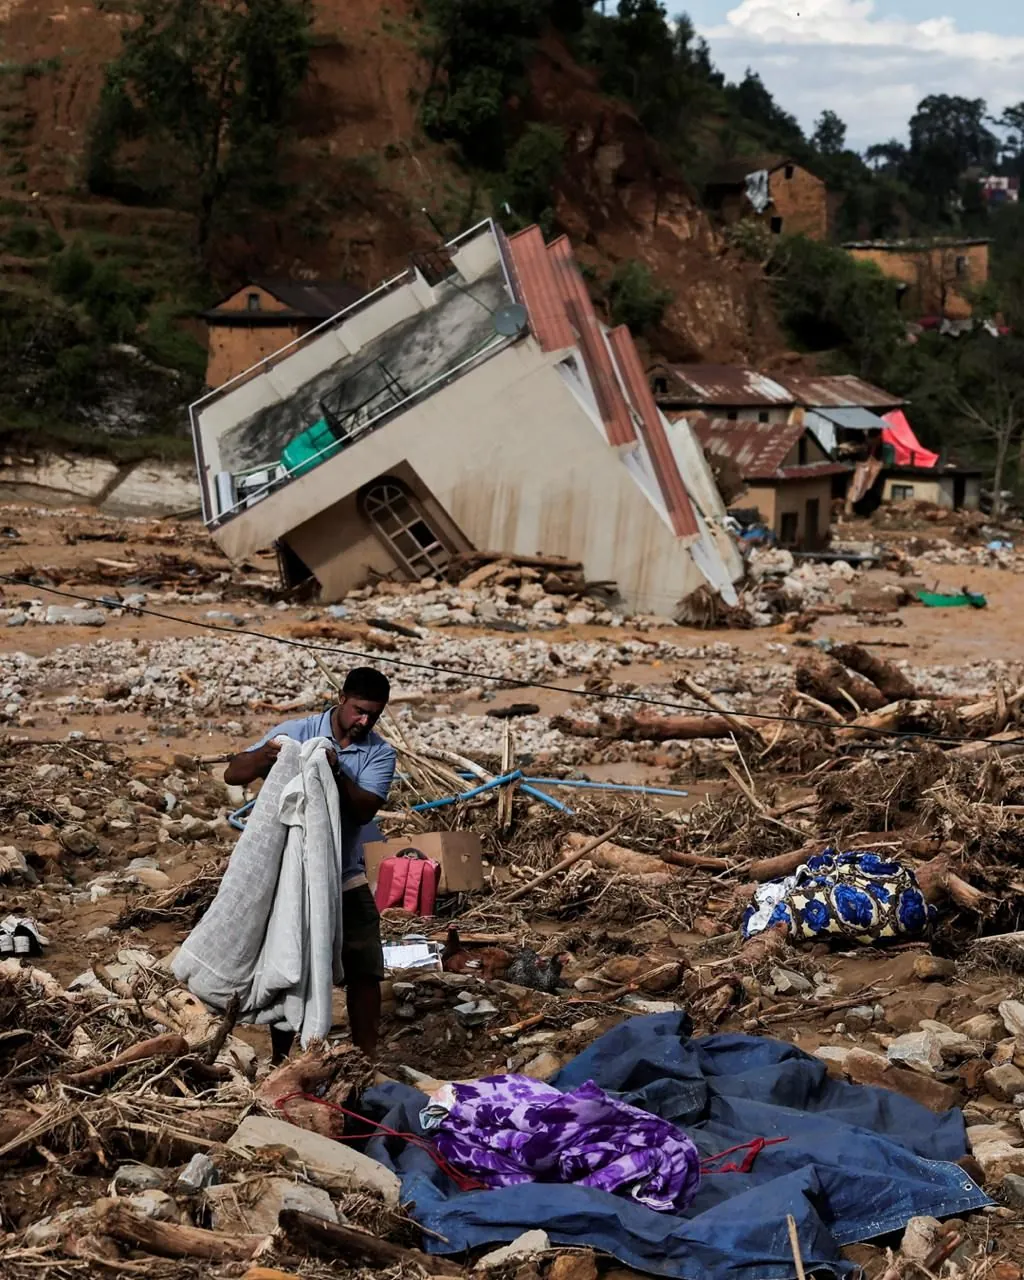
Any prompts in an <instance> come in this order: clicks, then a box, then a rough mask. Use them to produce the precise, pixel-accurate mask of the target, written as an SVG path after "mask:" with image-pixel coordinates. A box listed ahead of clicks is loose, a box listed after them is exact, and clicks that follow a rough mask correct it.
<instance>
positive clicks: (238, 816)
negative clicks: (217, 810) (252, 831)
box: [228, 800, 256, 831]
mask: <svg viewBox="0 0 1024 1280" xmlns="http://www.w3.org/2000/svg"><path fill="white" fill-rule="evenodd" d="M255 803H256V801H255V800H250V801H249V803H248V804H243V805H242V807H241V809H236V810H235V811H234V813H229V814H228V822H230V823H231V825H232V826H233V827H234V828H235V830H236V831H244V830H245V823H244V822H243V821H242V817H243V815H244V814H247V813H248V812H249V810H250V809H251V808H252V807H253V805H254V804H255Z"/></svg>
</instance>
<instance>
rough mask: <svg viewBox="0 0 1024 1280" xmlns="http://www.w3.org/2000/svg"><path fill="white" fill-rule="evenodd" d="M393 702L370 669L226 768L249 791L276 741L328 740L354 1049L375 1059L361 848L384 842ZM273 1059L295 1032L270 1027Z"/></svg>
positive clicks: (376, 937)
mask: <svg viewBox="0 0 1024 1280" xmlns="http://www.w3.org/2000/svg"><path fill="white" fill-rule="evenodd" d="M390 695H391V686H390V684H389V683H388V679H387V676H385V675H383V674H382V673H381V672H380V671H375V670H374V669H373V668H372V667H357V668H356V669H355V670H354V671H350V672H349V674H348V676H347V678H346V680H345V683H344V685H343V686H342V690H341V697H340V698H339V699H338V702H337V704H336V705H335V706H333V707H330V708H328V710H326V711H319V712H317V713H316V714H314V715H311V716H306V717H305V718H303V719H301V720H286V721H285V722H284V724H279V725H277V726H276V728H273V729H271V730H270V732H269V733H267V734H265V735H264V737H262V738H261V739H260V740H259V742H257V743H255V744H254V745H253V746H251V747H249V748H248V749H247V750H245V751H241V752H239V754H238V755H236V756H233V757H232V758H231V760H230V761H229V762H228V767H227V768H226V769H225V770H224V781H225V782H226V783H228V784H229V785H230V786H239V787H245V786H248V785H249V783H251V782H254V781H255V780H256V779H257V778H265V777H266V776H267V774H268V773H269V772H270V770H271V769H272V768H273V767H274V761H275V760H276V759H277V755H278V752H279V751H280V746H279V745H278V743H277V742H276V739H277V738H293V739H294V740H295V741H296V742H308V741H309V740H310V739H311V738H327V739H329V740H330V742H331V743H332V748H331V751H330V752H329V758H330V761H331V766H332V768H333V769H334V776H335V778H336V779H337V782H338V793H339V796H340V799H341V838H342V850H341V863H342V868H341V876H342V881H341V889H342V896H341V906H342V962H343V964H344V969H345V1001H346V1004H347V1007H348V1021H349V1029H350V1031H351V1033H352V1042H353V1044H355V1045H357V1046H358V1047H359V1048H360V1049H362V1051H363V1052H364V1053H365V1054H366V1055H367V1057H369V1058H371V1059H372V1058H373V1057H374V1055H375V1053H376V1050H377V1036H378V1033H379V1030H380V984H381V980H382V979H383V977H384V954H383V951H382V949H381V941H380V916H379V914H378V912H377V906H376V904H375V902H374V900H373V894H372V893H371V892H370V886H369V883H368V881H367V879H366V869H365V866H364V859H363V842H364V840H365V839H366V838H367V836H369V838H370V839H373V838H374V837H376V838H379V832H377V830H376V825H375V824H374V822H373V818H374V816H375V814H376V813H377V810H378V809H379V808H380V807H381V805H382V804H383V803H384V801H385V800H386V799H387V796H388V791H389V790H390V788H391V783H392V780H393V778H394V776H395V750H394V748H393V747H391V746H389V745H388V743H386V742H385V741H384V739H383V738H381V737H380V736H379V735H378V734H376V733H374V732H373V726H374V725H375V724H376V723H377V721H378V720H379V719H380V716H381V713H382V712H383V710H384V708H385V707H386V706H387V702H388V698H389V697H390ZM270 1034H271V1044H272V1047H273V1053H274V1058H275V1060H280V1059H281V1058H283V1057H285V1056H287V1054H288V1051H289V1049H290V1048H291V1043H292V1040H293V1039H294V1033H293V1032H285V1031H283V1030H282V1029H281V1028H276V1027H272V1028H271V1032H270Z"/></svg>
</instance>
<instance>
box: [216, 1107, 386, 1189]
mask: <svg viewBox="0 0 1024 1280" xmlns="http://www.w3.org/2000/svg"><path fill="white" fill-rule="evenodd" d="M227 1145H228V1146H229V1147H230V1148H231V1149H232V1150H236V1151H237V1150H250V1151H252V1150H258V1149H259V1148H260V1147H287V1148H289V1149H290V1150H292V1151H294V1152H295V1154H296V1156H297V1157H298V1159H299V1160H300V1161H301V1162H302V1163H303V1164H305V1165H309V1166H310V1167H312V1168H315V1169H319V1170H325V1171H326V1172H328V1173H329V1174H330V1175H331V1177H332V1179H333V1180H334V1181H336V1182H337V1183H338V1184H340V1185H347V1186H350V1187H351V1188H352V1189H353V1190H367V1191H373V1192H375V1193H376V1194H377V1195H379V1196H380V1197H381V1198H382V1199H383V1200H384V1201H385V1202H386V1203H387V1204H389V1205H391V1206H392V1207H397V1205H398V1202H399V1195H400V1190H401V1184H400V1183H399V1181H398V1179H397V1178H396V1177H395V1175H394V1174H393V1173H392V1172H391V1170H390V1169H386V1168H385V1167H384V1166H383V1165H382V1164H379V1163H378V1162H377V1161H376V1160H371V1159H370V1157H369V1156H366V1155H363V1153H362V1152H361V1151H355V1150H353V1149H352V1148H351V1147H346V1146H343V1145H342V1143H340V1142H335V1141H333V1139H331V1138H325V1137H323V1136H322V1135H321V1134H319V1133H313V1132H311V1131H310V1130H309V1129H300V1128H299V1126H298V1125H294V1124H289V1123H288V1121H287V1120H278V1119H277V1118H276V1117H274V1116H252V1115H250V1116H246V1118H245V1119H244V1120H243V1121H242V1123H241V1124H240V1125H239V1126H238V1128H237V1129H236V1130H235V1132H234V1133H233V1134H232V1135H231V1137H230V1138H229V1139H228V1144H227Z"/></svg>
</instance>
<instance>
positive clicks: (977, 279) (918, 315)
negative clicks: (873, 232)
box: [843, 238, 990, 320]
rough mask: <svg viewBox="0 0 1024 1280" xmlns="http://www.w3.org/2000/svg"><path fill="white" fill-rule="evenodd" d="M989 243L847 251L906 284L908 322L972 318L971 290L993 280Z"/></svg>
mask: <svg viewBox="0 0 1024 1280" xmlns="http://www.w3.org/2000/svg"><path fill="white" fill-rule="evenodd" d="M989 244H990V241H989V240H986V239H983V238H971V239H951V238H942V239H927V240H857V241H854V242H852V243H848V244H845V245H843V248H844V249H846V250H847V252H848V253H850V254H851V255H852V256H853V257H854V258H856V259H857V260H858V262H873V263H874V264H875V266H876V267H878V268H879V270H881V271H882V272H883V273H884V274H885V275H887V276H890V277H891V278H892V279H893V280H898V281H899V282H900V283H901V284H902V285H904V286H905V288H904V290H903V298H902V301H901V304H900V305H901V307H902V309H903V311H905V312H906V314H907V318H908V319H913V320H919V319H922V318H928V317H932V316H935V317H938V318H940V319H944V320H967V319H969V318H970V317H971V315H972V312H973V307H972V305H971V300H970V293H971V291H972V290H974V289H977V288H978V287H979V286H981V285H983V284H985V282H986V281H987V280H988V249H989Z"/></svg>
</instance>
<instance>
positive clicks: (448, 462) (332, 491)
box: [214, 339, 704, 613]
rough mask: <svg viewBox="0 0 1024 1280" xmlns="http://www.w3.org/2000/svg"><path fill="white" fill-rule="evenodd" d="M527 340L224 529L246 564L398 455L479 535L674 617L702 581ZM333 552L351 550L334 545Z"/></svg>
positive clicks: (684, 549)
mask: <svg viewBox="0 0 1024 1280" xmlns="http://www.w3.org/2000/svg"><path fill="white" fill-rule="evenodd" d="M558 358H559V357H558V356H557V355H545V354H544V353H543V352H542V351H541V350H540V348H539V347H538V346H537V344H536V343H535V342H534V341H533V339H526V340H524V341H522V342H518V343H516V344H514V345H513V346H510V347H507V348H505V349H504V350H503V351H502V352H500V353H499V354H498V355H496V356H494V357H493V358H492V359H490V360H488V361H486V362H485V363H483V364H481V365H478V366H477V367H476V368H474V369H472V370H470V371H469V372H468V373H466V374H464V375H463V376H462V377H461V378H459V379H457V380H456V381H454V382H453V383H451V384H450V385H449V386H447V387H445V388H444V389H442V390H440V391H438V392H436V393H435V394H434V395H432V396H430V397H429V398H428V399H426V400H424V401H422V402H421V403H419V404H416V405H414V406H413V407H412V408H410V409H409V410H407V411H406V412H405V413H404V414H402V415H401V416H400V417H398V418H395V419H392V420H391V421H390V422H389V423H387V424H386V425H385V426H383V427H381V428H380V429H379V430H378V431H374V432H371V433H370V434H368V435H367V436H364V437H363V438H362V439H360V440H357V441H356V442H355V443H354V444H352V445H350V446H349V448H347V449H344V450H343V451H342V452H341V453H339V454H337V455H335V456H334V457H333V458H331V459H329V460H328V461H327V462H325V463H323V464H321V465H320V466H319V467H317V468H316V470H314V471H311V472H309V473H308V474H307V475H305V476H302V477H300V478H299V479H298V480H294V481H292V483H291V484H289V485H288V486H287V487H285V488H284V489H280V490H278V491H277V492H276V493H272V494H270V495H269V496H268V497H267V498H265V499H264V500H263V501H262V502H260V503H259V504H258V505H257V506H255V507H253V508H251V509H250V510H249V511H246V512H244V513H243V514H241V515H239V516H237V517H236V518H235V519H233V520H231V521H229V522H228V523H227V524H225V525H223V526H222V527H221V528H220V529H218V530H217V531H216V532H215V534H214V536H215V537H216V539H217V541H218V542H219V543H220V545H221V547H222V548H223V549H224V551H225V552H226V553H227V554H228V555H229V556H231V557H232V558H235V559H238V558H242V557H244V556H246V555H249V554H251V553H252V552H253V551H254V550H255V549H256V548H257V547H261V546H266V545H267V544H268V543H269V542H271V541H272V540H273V539H275V538H278V537H281V536H283V535H285V534H287V533H288V532H289V530H291V529H293V528H295V527H297V526H298V525H300V524H302V523H303V522H304V521H308V520H309V519H310V518H311V516H313V515H314V514H315V513H316V512H318V511H321V510H323V509H324V508H326V507H329V506H332V505H333V504H334V503H336V502H338V501H339V500H340V499H341V498H343V497H344V496H345V495H346V494H350V493H352V492H354V491H355V490H357V489H359V488H360V487H361V486H362V485H364V484H366V483H368V482H369V481H371V480H373V479H375V478H376V477H377V476H380V475H386V474H387V473H388V472H389V471H392V470H394V468H396V467H397V466H399V465H400V464H401V463H402V462H405V461H408V463H409V464H410V465H411V466H412V467H413V468H414V470H415V471H416V473H417V474H418V475H419V476H420V478H421V479H422V481H423V483H424V485H425V486H426V487H427V488H428V489H429V491H430V492H431V493H432V494H433V495H434V497H436V499H437V500H438V502H439V503H440V504H441V505H442V506H443V507H444V509H445V510H446V511H447V512H448V513H449V514H450V516H451V518H452V519H453V520H454V521H455V522H456V524H457V525H458V526H459V528H460V529H462V531H463V532H464V533H465V535H466V536H467V537H468V538H469V539H470V540H471V542H472V543H473V544H474V545H475V546H477V547H480V548H484V549H487V550H499V551H510V552H515V553H519V554H522V555H532V554H536V553H537V552H547V553H549V554H558V555H565V556H569V557H572V558H573V559H579V560H581V561H582V562H583V563H584V565H585V566H586V572H587V574H588V576H589V577H591V578H593V579H602V580H604V579H606V580H613V581H615V582H617V583H618V584H619V588H620V590H621V592H622V594H623V596H624V598H625V599H626V600H627V602H628V603H629V605H630V606H631V607H633V608H636V609H641V610H645V611H650V612H659V613H668V612H671V609H672V607H673V605H674V604H675V603H676V601H678V600H680V599H682V598H683V597H684V596H686V595H689V594H690V592H692V591H693V590H695V589H696V587H698V586H699V585H700V584H701V583H702V582H703V581H704V578H703V576H702V575H701V573H700V571H699V570H698V569H697V567H696V565H695V564H694V562H693V558H692V556H691V555H690V553H689V551H688V546H689V543H690V542H692V541H693V539H680V538H677V537H676V536H675V535H674V534H673V532H672V530H671V528H670V527H669V526H668V525H667V523H666V521H665V519H664V518H663V517H662V516H660V515H659V514H658V512H657V510H656V509H655V508H654V507H653V506H652V504H651V502H650V501H649V499H648V498H647V496H646V494H645V493H644V492H643V490H642V489H641V488H640V487H639V485H638V484H637V483H636V481H635V480H634V479H633V478H632V477H631V475H630V474H629V471H628V469H627V468H626V466H625V464H624V463H623V461H622V459H621V458H620V457H619V454H618V452H617V451H616V450H614V449H611V448H609V446H608V445H607V443H606V442H605V441H604V440H603V439H602V438H601V436H600V435H599V434H598V433H597V432H596V431H595V430H594V426H593V424H592V422H591V421H590V419H589V417H588V415H587V413H586V412H585V411H584V409H583V407H582V405H581V404H580V402H579V401H578V400H577V399H576V398H575V397H574V396H573V395H572V394H571V392H569V390H568V388H567V387H566V385H565V383H564V381H563V379H562V377H561V376H560V375H559V372H558V369H557V367H556V366H557V361H558ZM338 554H339V555H344V554H345V548H344V547H340V546H339V549H338Z"/></svg>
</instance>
